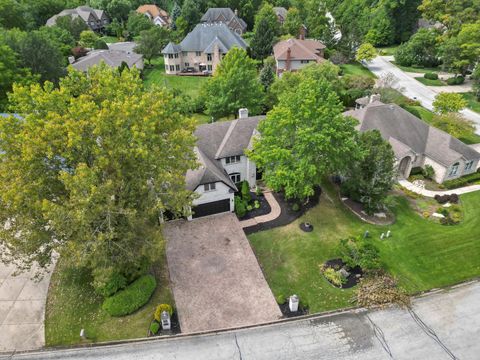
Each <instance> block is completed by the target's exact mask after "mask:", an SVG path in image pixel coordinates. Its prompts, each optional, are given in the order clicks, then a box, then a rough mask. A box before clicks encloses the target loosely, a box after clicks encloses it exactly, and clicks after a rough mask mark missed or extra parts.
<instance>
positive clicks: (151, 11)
mask: <svg viewBox="0 0 480 360" xmlns="http://www.w3.org/2000/svg"><path fill="white" fill-rule="evenodd" d="M137 13H139V14H143V15H145V16H146V17H147V18H148V19H149V20H150V21H151V22H153V23H154V24H155V25H157V26H163V27H170V25H171V24H172V20H171V19H170V16H168V13H167V12H166V11H165V10H163V9H160V8H159V7H158V6H157V5H142V6H139V7H138V9H137Z"/></svg>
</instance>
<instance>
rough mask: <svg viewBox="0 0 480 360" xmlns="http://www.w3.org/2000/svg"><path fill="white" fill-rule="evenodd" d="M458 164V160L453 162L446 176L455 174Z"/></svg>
mask: <svg viewBox="0 0 480 360" xmlns="http://www.w3.org/2000/svg"><path fill="white" fill-rule="evenodd" d="M459 165H460V164H459V163H458V162H457V163H455V164H453V166H452V169H451V170H450V173H449V174H448V176H455V175H457V172H458V166H459Z"/></svg>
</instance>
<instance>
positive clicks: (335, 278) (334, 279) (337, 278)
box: [322, 266, 346, 286]
mask: <svg viewBox="0 0 480 360" xmlns="http://www.w3.org/2000/svg"><path fill="white" fill-rule="evenodd" d="M322 273H323V276H325V278H326V279H327V280H328V281H330V282H331V283H332V284H333V285H335V286H342V284H344V283H345V282H346V279H345V278H344V277H343V276H342V274H340V272H339V271H335V269H333V268H331V267H325V266H323V267H322Z"/></svg>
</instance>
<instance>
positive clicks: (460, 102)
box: [433, 93, 467, 114]
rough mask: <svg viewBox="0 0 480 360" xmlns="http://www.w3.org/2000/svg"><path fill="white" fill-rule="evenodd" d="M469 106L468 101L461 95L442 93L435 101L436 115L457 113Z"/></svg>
mask: <svg viewBox="0 0 480 360" xmlns="http://www.w3.org/2000/svg"><path fill="white" fill-rule="evenodd" d="M466 106H467V101H466V100H465V99H464V98H463V97H462V95H461V94H457V93H440V94H438V95H437V96H436V97H435V100H434V101H433V109H434V111H435V112H436V113H439V114H446V113H456V112H459V111H460V110H462V109H463V108H465V107H466Z"/></svg>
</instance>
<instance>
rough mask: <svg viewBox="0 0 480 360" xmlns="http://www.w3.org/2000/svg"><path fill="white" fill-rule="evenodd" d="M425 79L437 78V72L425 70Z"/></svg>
mask: <svg viewBox="0 0 480 360" xmlns="http://www.w3.org/2000/svg"><path fill="white" fill-rule="evenodd" d="M423 77H424V78H425V79H429V80H438V74H437V73H434V72H427V73H425V74H424V75H423Z"/></svg>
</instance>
